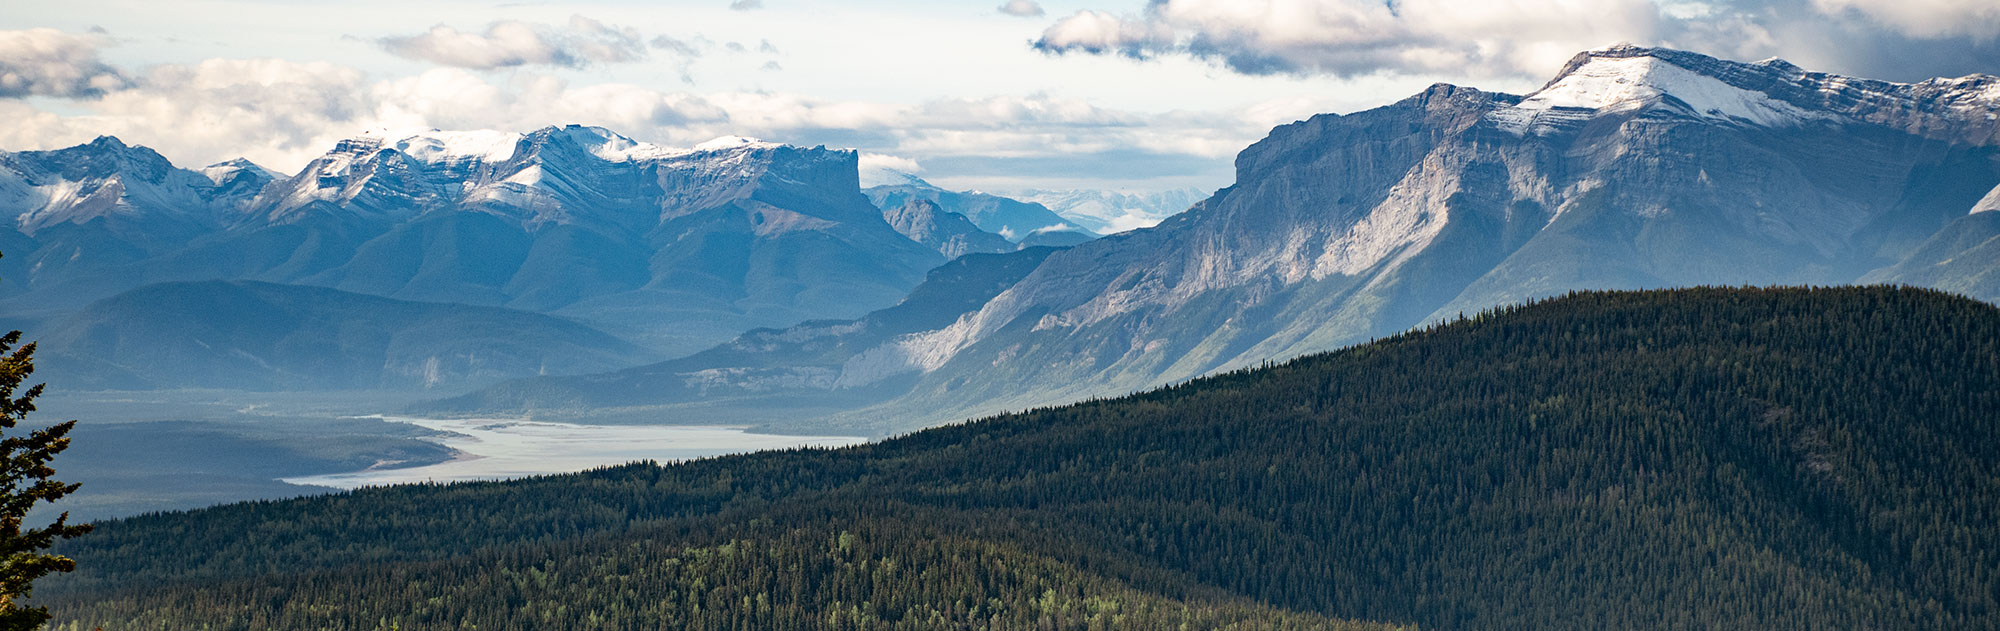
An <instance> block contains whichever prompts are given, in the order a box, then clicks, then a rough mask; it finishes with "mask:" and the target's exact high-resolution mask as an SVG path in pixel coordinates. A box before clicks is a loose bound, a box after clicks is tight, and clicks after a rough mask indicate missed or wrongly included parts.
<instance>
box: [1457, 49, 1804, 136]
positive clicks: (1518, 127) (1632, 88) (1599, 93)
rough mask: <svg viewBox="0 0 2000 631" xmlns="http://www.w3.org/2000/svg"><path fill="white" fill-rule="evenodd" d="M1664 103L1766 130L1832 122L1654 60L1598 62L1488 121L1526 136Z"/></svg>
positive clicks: (1587, 65)
mask: <svg viewBox="0 0 2000 631" xmlns="http://www.w3.org/2000/svg"><path fill="white" fill-rule="evenodd" d="M1669 97H1671V99H1672V100H1671V101H1670V100H1669ZM1674 101H1678V103H1674ZM1661 103H1673V104H1674V105H1676V106H1678V107H1679V108H1681V109H1684V110H1685V111H1686V112H1687V113H1689V114H1692V115H1694V116H1697V117H1702V118H1709V119H1716V120H1726V121H1732V122H1739V123H1749V124H1753V125H1760V126H1764V127H1783V126H1790V125H1797V124H1800V123H1803V122H1806V121H1811V120H1825V119H1830V118H1833V117H1832V116H1831V115H1829V114H1826V113H1824V112H1808V111H1806V110H1804V109H1801V108H1799V107H1797V106H1794V105H1792V104H1790V103H1786V102H1784V101H1780V100H1777V99H1774V98H1771V97H1770V96H1769V95H1766V94H1764V93H1761V92H1757V91H1754V90H1745V89H1742V88H1738V87H1736V86H1732V85H1730V84H1728V83H1725V82H1723V81H1722V80H1720V79H1717V78H1715V77H1711V76H1707V75H1704V74H1701V73H1699V72H1696V71H1693V70H1689V69H1687V68H1683V67H1681V66H1679V65H1677V64H1674V63H1673V62H1670V61H1667V60H1664V59H1659V58H1657V57H1651V56H1640V57H1624V58H1605V57H1593V58H1591V59H1590V60H1589V61H1587V62H1585V63H1584V64H1582V65H1581V66H1579V67H1577V68H1576V69H1574V70H1572V71H1570V72H1569V73H1567V74H1565V75H1563V76H1562V77H1560V78H1558V79H1556V80H1555V81H1554V82H1551V83H1550V84H1549V85H1547V86H1545V87H1543V88H1542V89H1541V90H1538V91H1536V92H1535V93H1533V94H1530V95H1528V97H1527V98H1525V99H1522V100H1521V102H1520V103H1519V104H1518V105H1515V106H1513V107H1512V108H1506V109H1501V110H1496V111H1495V112H1494V113H1493V114H1491V115H1490V116H1489V118H1491V119H1492V120H1494V121H1495V122H1496V123H1498V124H1500V126H1501V127H1502V128H1503V129H1507V130H1509V131H1512V132H1515V133H1523V132H1526V131H1529V130H1530V129H1531V128H1534V127H1535V126H1536V123H1542V124H1551V123H1557V124H1559V123H1560V122H1564V121H1565V120H1568V119H1572V118H1587V117H1589V116H1591V115H1595V114H1603V113H1619V112H1629V111H1633V110H1639V109H1644V108H1647V107H1651V106H1655V105H1658V104H1661ZM1551 110H1556V111H1557V112H1560V111H1561V110H1590V111H1592V112H1593V114H1583V113H1581V112H1577V113H1574V114H1570V113H1555V115H1554V116H1553V117H1551V116H1549V115H1548V114H1551V113H1552V112H1551Z"/></svg>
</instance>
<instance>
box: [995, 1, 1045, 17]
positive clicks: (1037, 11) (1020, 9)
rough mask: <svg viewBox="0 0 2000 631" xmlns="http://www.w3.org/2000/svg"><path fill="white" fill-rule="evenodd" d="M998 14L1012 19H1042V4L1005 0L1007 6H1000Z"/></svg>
mask: <svg viewBox="0 0 2000 631" xmlns="http://www.w3.org/2000/svg"><path fill="white" fill-rule="evenodd" d="M1000 12H1001V13H1005V14H1007V15H1011V16H1014V17H1022V18H1038V17H1042V3H1040V2H1036V1H1035V0H1007V4H1003V5H1000Z"/></svg>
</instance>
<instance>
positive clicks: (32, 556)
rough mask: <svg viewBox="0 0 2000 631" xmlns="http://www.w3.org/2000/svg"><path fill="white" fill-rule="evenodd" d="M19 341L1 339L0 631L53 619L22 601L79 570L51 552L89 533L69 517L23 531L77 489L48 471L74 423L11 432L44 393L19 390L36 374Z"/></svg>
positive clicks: (37, 388)
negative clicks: (42, 505) (39, 508)
mask: <svg viewBox="0 0 2000 631" xmlns="http://www.w3.org/2000/svg"><path fill="white" fill-rule="evenodd" d="M20 342H21V332H20V331H14V332H11V333H8V334H6V335H5V336H0V631H20V630H28V629H35V628H37V627H40V626H42V623H43V622H45V621H47V620H48V619H49V613H48V608H46V607H26V606H23V605H22V604H21V601H22V600H25V599H26V598H27V597H28V591H29V589H30V588H31V587H32V584H33V583H34V581H35V579H38V578H41V577H43V576H46V575H48V573H50V572H68V571H71V570H73V569H76V562H75V561H72V560H70V559H69V557H65V556H62V555H57V554H51V553H49V552H48V550H49V547H50V546H51V545H53V544H54V543H55V541H56V539H57V538H58V537H60V538H63V539H68V538H70V537H75V536H77V535H81V534H83V533H86V532H90V524H70V523H69V513H68V512H64V513H63V514H62V515H61V516H59V517H57V518H56V520H55V522H54V523H51V524H49V525H47V526H43V527H40V528H25V529H24V528H22V522H24V521H25V520H26V519H27V517H28V512H29V511H30V510H33V509H34V507H35V504H36V503H37V502H42V501H47V502H54V501H56V500H58V499H61V498H62V497H63V496H65V495H69V494H70V492H71V491H75V490H76V487H77V485H75V484H64V483H62V482H58V481H56V480H54V479H52V478H51V477H50V476H53V475H55V469H52V468H50V467H49V461H50V460H51V459H54V458H55V456H56V454H58V453H62V450H63V449H65V448H67V447H69V431H70V428H72V427H75V426H76V421H67V422H63V423H57V424H55V425H52V426H50V427H47V428H43V429H39V430H35V431H33V432H29V433H28V434H27V435H26V436H22V435H19V433H17V432H14V431H13V430H14V428H15V426H16V425H17V424H19V423H20V421H21V417H22V416H25V415H27V413H29V412H33V411H35V397H37V396H40V395H41V394H42V386H41V384H37V385H34V386H29V387H28V388H27V390H25V391H23V390H21V389H20V388H21V384H22V382H24V381H26V380H27V378H28V375H30V374H32V373H34V372H35V363H34V355H35V345H34V343H32V342H30V343H28V344H21V343H20ZM17 393H18V395H17Z"/></svg>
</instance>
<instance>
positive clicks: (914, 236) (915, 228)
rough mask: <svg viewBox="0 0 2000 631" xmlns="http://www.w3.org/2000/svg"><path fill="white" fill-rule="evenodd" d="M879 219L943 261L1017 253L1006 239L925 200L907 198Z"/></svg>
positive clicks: (888, 209)
mask: <svg viewBox="0 0 2000 631" xmlns="http://www.w3.org/2000/svg"><path fill="white" fill-rule="evenodd" d="M882 218H883V219H886V220H888V221H889V226H890V227H892V228H895V229H896V231H897V232H901V233H903V236H906V237H909V238H910V239H911V240H913V241H916V242H917V243H922V244H924V245H927V246H930V247H931V249H934V250H937V251H938V253H939V254H943V255H944V257H945V258H947V259H955V258H958V257H960V256H964V255H966V254H973V253H996V252H1012V251H1014V250H1017V249H1020V248H1019V246H1016V245H1015V244H1014V242H1012V241H1008V240H1007V238H1006V237H1002V236H1000V235H997V234H994V233H991V232H987V231H985V230H980V229H979V226H977V225H974V224H973V223H972V220H970V219H966V218H965V215H961V214H958V213H955V212H949V211H946V210H944V209H943V208H939V207H938V205H937V202H934V201H931V200H928V199H923V198H910V199H909V200H906V201H904V202H903V203H902V205H900V206H894V207H889V208H883V209H882Z"/></svg>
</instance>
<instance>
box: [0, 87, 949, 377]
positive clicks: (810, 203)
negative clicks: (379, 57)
mask: <svg viewBox="0 0 2000 631" xmlns="http://www.w3.org/2000/svg"><path fill="white" fill-rule="evenodd" d="M24 156H25V158H24ZM101 156H110V157H101ZM7 160H8V161H9V162H7V164H8V165H10V168H9V169H7V170H3V171H0V172H6V173H9V174H10V175H11V177H9V176H0V177H5V178H7V179H4V180H0V191H4V192H0V208H5V209H7V211H8V212H12V213H16V214H17V216H18V217H19V219H18V220H17V221H16V222H15V224H16V226H17V228H16V230H15V231H12V232H14V233H16V234H8V235H0V239H13V241H0V248H5V251H6V252H7V253H8V254H9V256H8V257H6V259H5V260H6V261H8V262H13V261H16V260H17V259H16V256H15V255H16V254H17V253H18V254H23V255H27V254H29V253H33V254H32V255H31V256H23V258H32V259H35V260H36V261H37V262H48V263H49V265H46V266H44V267H41V268H36V269H35V270H34V272H35V273H32V274H26V275H10V276H9V277H8V278H9V280H14V281H16V282H15V283H11V284H10V285H11V286H6V287H4V288H0V291H4V292H5V294H7V296H8V300H9V302H10V303H11V304H13V305H15V307H14V308H15V309H16V310H18V309H20V308H24V305H61V306H70V307H74V306H80V305H81V304H82V303H84V302H87V301H89V300H94V299H96V298H101V297H104V296H109V295H111V294H114V293H118V292H122V291H125V290H128V289H131V288H133V287H137V286H139V285H143V284H148V283H154V282H164V281H183V280H259V281H267V282H277V283H289V284H305V285H318V286H326V287H333V288H337V289H342V290H346V291H350V292H357V293H362V294H371V295H377V296H384V297H390V298H398V299H404V300H418V301H427V302H457V303H467V304H475V305H490V306H503V307H509V308H515V309H525V310H530V311H536V312H542V313H554V314H558V315H564V316H569V317H573V318H577V319H580V320H583V321H586V322H588V323H590V324H592V325H595V326H600V327H603V328H605V329H607V330H610V331H612V332H614V333H617V334H620V335H625V336H628V337H630V338H632V339H635V340H639V341H642V342H644V343H647V344H649V345H651V346H653V347H655V348H658V349H662V350H679V351H682V352H685V351H690V350H694V349H698V348H702V347H705V346H707V345H710V344H713V343H715V342H717V341H721V340H726V339H728V338H729V337H731V336H733V335H735V334H736V333H739V332H741V331H743V330H745V329H749V328H752V327H756V326H781V325H786V324H790V323H793V322H798V321H801V320H807V319H814V318H830V317H831V318H851V317H857V316H859V315H862V314H864V313H867V312H869V311H871V310H874V309H878V308H881V307H884V306H888V305H891V304H894V303H895V302H896V300H898V299H899V298H901V297H902V296H903V295H904V294H905V293H906V292H908V291H909V289H910V288H911V287H913V286H915V285H916V283H917V282H919V281H921V280H922V278H923V274H924V272H925V271H927V270H929V269H930V268H931V267H933V266H935V265H936V264H938V263H940V262H942V261H943V257H941V256H940V255H939V254H938V253H937V252H935V251H933V250H931V249H930V248H927V247H924V246H923V245H920V244H918V243H915V242H913V241H911V240H909V239H908V238H905V237H903V236H902V235H901V234H898V233H897V232H896V231H895V230H894V229H892V228H891V227H890V226H889V225H888V223H886V222H885V221H884V220H883V218H882V216H881V214H880V212H879V211H877V210H876V209H875V207H874V206H872V205H871V204H870V203H869V201H868V199H867V198H866V197H864V196H862V195H861V193H860V189H859V186H858V179H857V178H858V176H857V174H856V154H855V153H854V152H851V151H839V150H829V149H826V148H823V147H817V148H804V147H793V146H788V145H782V144H777V143H768V142H762V141H756V140H751V139H745V138H725V139H718V140H716V141H712V142H709V143H704V144H702V145H699V146H696V147H692V148H687V149H674V148H666V147H660V146H656V145H651V144H647V143H641V142H636V141H633V140H631V139H629V138H625V137H623V136H620V135H618V134H615V133H612V132H610V131H609V130H605V129H601V128H594V127H580V126H567V127H549V128H545V129H540V130H536V131H532V132H528V133H511V132H494V131H473V132H442V131H430V132H423V133H416V134H381V133H370V134H363V135H360V136H357V137H355V138H351V139H348V140H344V141H341V142H339V143H337V144H336V145H335V146H334V147H333V148H332V150H330V151H328V152H327V153H326V154H325V155H323V156H321V157H319V158H317V159H315V160H313V161H312V162H311V163H310V164H308V165H307V166H306V167H305V168H304V169H302V170H301V171H300V172H299V173H297V174H294V175H292V176H289V177H275V176H272V175H271V174H269V173H267V172H265V171H264V170H263V169H261V168H256V167H255V166H254V165H248V164H244V163H223V164H219V165H215V166H212V167H209V168H207V169H204V170H203V171H199V172H197V171H189V170H182V169H175V168H173V167H172V165H170V164H167V162H166V161H165V160H164V159H163V158H160V157H159V156H158V155H157V154H154V153H152V152H151V151H148V150H143V149H132V148H126V147H124V146H123V145H122V144H119V143H117V141H115V140H113V139H102V140H100V141H99V142H97V143H93V144H91V145H85V146H82V147H76V148H72V149H65V150H62V151H58V152H23V153H20V154H12V155H10V156H9V157H8V158H7ZM15 164H27V165H28V166H27V167H19V166H11V165H15ZM17 182H20V183H24V184H17ZM20 191H27V192H26V193H23V192H20ZM107 191H113V192H107ZM114 192H115V193H114ZM105 200H112V201H105ZM114 202H115V203H114ZM99 217H105V218H110V219H118V220H120V221H122V220H123V219H122V218H126V217H130V218H134V219H133V220H135V221H136V220H140V219H143V220H144V221H147V222H165V221H170V220H171V221H174V222H178V224H176V225H177V226H179V225H181V224H184V227H181V228H179V229H177V230H175V231H162V230H156V229H155V230H149V231H148V232H150V233H157V234H159V235H164V238H163V239H160V240H161V243H160V244H158V245H159V247H152V246H148V247H122V249H121V248H120V247H117V244H118V243H121V242H120V241H117V240H116V239H115V238H113V237H116V236H117V235H118V234H120V233H121V232H125V231H128V230H127V229H125V228H123V227H121V226H122V224H120V223H118V221H110V220H106V221H96V219H97V218H99ZM57 224H61V225H76V226H78V227H79V228H78V230H79V231H81V232H82V233H87V234H85V237H87V238H85V241H87V242H89V243H91V244H92V245H90V246H89V247H91V248H96V249H115V250H116V251H117V254H118V256H109V255H105V256H98V257H95V258H90V257H85V259H88V262H90V264H89V265H82V264H80V263H78V262H77V261H84V260H85V259H77V258H64V259H62V260H51V259H49V256H64V257H67V256H69V254H67V253H66V251H55V250H50V249H49V244H48V242H47V240H46V239H44V238H43V236H42V235H43V233H44V231H45V230H46V229H47V227H48V226H51V225H57ZM149 225H150V224H149ZM80 238H83V237H80ZM45 254H46V255H47V256H44V255H45ZM17 269H18V268H17Z"/></svg>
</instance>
